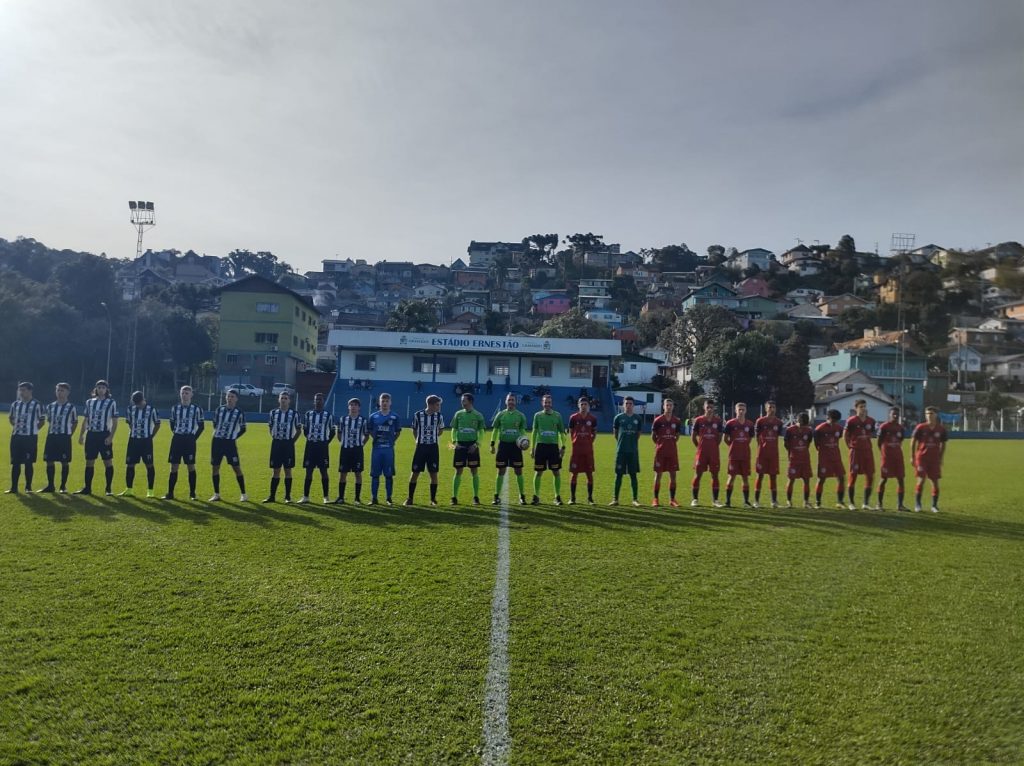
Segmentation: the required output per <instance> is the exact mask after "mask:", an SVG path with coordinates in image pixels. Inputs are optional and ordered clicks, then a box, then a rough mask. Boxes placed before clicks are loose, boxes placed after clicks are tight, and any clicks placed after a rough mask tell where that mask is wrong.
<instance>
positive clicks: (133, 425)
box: [121, 391, 160, 497]
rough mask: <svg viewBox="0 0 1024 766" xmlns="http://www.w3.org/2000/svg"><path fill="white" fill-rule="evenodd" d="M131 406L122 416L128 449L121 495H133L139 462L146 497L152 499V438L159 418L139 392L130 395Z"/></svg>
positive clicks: (154, 478) (154, 476)
mask: <svg viewBox="0 0 1024 766" xmlns="http://www.w3.org/2000/svg"><path fill="white" fill-rule="evenodd" d="M132 404H134V405H135V406H134V407H129V408H128V411H127V412H126V413H125V415H124V419H125V424H126V425H127V427H128V449H127V451H126V452H125V469H124V484H125V490H124V491H123V492H122V493H121V494H122V495H125V496H128V497H131V496H132V495H134V494H135V490H133V489H132V484H134V483H135V466H136V465H138V464H139V462H140V461H141V462H142V464H143V465H145V466H146V497H153V484H154V482H155V481H156V469H155V468H154V467H153V437H154V436H156V432H157V431H159V430H160V416H159V415H157V412H156V409H155V408H154V407H153V405H151V404H148V403H147V402H146V397H145V395H144V394H143V393H142V392H141V391H136V392H134V393H133V394H132Z"/></svg>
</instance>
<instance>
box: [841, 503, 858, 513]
mask: <svg viewBox="0 0 1024 766" xmlns="http://www.w3.org/2000/svg"><path fill="white" fill-rule="evenodd" d="M850 509H851V510H854V511H855V510H857V509H856V508H854V507H853V506H852V505H851V508H850ZM836 510H837V511H845V510H846V503H836Z"/></svg>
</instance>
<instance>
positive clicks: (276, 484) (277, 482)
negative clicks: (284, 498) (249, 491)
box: [270, 478, 281, 499]
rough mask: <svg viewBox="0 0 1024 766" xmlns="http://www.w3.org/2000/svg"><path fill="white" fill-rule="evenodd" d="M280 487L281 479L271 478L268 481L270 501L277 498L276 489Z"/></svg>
mask: <svg viewBox="0 0 1024 766" xmlns="http://www.w3.org/2000/svg"><path fill="white" fill-rule="evenodd" d="M279 486H281V479H279V478H272V479H271V480H270V497H271V499H273V498H275V497H277V488H278V487H279Z"/></svg>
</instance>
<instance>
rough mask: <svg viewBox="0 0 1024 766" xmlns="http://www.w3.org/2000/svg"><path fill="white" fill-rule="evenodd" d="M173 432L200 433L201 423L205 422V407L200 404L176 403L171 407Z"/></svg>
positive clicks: (170, 418)
mask: <svg viewBox="0 0 1024 766" xmlns="http://www.w3.org/2000/svg"><path fill="white" fill-rule="evenodd" d="M167 419H168V420H169V421H170V422H171V432H172V433H176V434H191V435H193V436H194V435H195V434H197V433H199V424H200V423H202V422H203V408H202V407H200V406H199V405H198V404H187V405H186V404H180V403H179V404H175V405H174V406H173V407H171V414H170V417H168V418H167Z"/></svg>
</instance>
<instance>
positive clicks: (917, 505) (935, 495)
mask: <svg viewBox="0 0 1024 766" xmlns="http://www.w3.org/2000/svg"><path fill="white" fill-rule="evenodd" d="M924 416H925V422H924V423H919V424H918V426H917V428H915V429H914V436H913V437H912V438H911V440H910V451H911V453H912V454H913V456H914V469H915V473H916V474H917V486H915V487H914V510H915V511H920V510H921V491H922V490H923V489H924V480H925V479H928V480H929V481H931V483H932V513H938V512H939V479H941V478H942V459H943V458H944V457H945V456H946V441H947V440H948V439H949V434H948V433H946V427H945V426H944V425H942V424H941V423H939V411H938V410H937V409H936V408H935V407H925V408H924Z"/></svg>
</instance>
